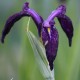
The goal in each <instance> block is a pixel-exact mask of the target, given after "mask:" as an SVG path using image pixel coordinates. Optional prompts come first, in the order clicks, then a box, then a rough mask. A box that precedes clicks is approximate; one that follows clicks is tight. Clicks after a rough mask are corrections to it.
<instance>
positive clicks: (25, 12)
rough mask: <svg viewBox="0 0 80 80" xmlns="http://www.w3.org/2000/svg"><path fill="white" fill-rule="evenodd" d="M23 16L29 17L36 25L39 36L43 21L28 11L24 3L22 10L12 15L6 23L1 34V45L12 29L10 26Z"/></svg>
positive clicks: (34, 13) (33, 12)
mask: <svg viewBox="0 0 80 80" xmlns="http://www.w3.org/2000/svg"><path fill="white" fill-rule="evenodd" d="M23 16H30V17H32V19H33V21H34V22H35V24H36V26H37V28H38V33H39V36H40V35H41V28H42V27H41V26H42V22H43V19H42V17H41V16H40V15H39V14H37V13H36V12H35V11H34V10H32V9H30V8H29V3H28V2H26V3H25V4H24V7H23V10H22V11H21V12H19V13H16V14H14V15H12V16H11V17H9V18H8V20H7V21H6V24H5V27H4V30H3V32H2V38H1V42H2V43H4V38H5V36H6V35H7V34H8V33H9V31H10V29H11V28H12V26H13V25H14V23H15V22H16V21H18V20H19V19H21V18H22V17H23Z"/></svg>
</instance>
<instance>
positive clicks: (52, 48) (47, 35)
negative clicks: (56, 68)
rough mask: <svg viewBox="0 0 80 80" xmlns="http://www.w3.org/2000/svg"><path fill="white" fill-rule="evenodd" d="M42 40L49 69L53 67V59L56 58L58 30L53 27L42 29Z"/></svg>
mask: <svg viewBox="0 0 80 80" xmlns="http://www.w3.org/2000/svg"><path fill="white" fill-rule="evenodd" d="M42 41H43V44H44V46H45V50H46V56H47V59H48V61H49V66H50V69H51V70H52V69H53V61H54V60H55V58H56V55H57V50H58V32H57V30H56V28H55V27H50V28H49V30H48V28H45V27H44V28H43V29H42Z"/></svg>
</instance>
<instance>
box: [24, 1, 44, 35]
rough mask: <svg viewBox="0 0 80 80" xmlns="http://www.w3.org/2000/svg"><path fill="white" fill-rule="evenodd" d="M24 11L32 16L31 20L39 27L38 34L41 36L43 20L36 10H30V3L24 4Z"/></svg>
mask: <svg viewBox="0 0 80 80" xmlns="http://www.w3.org/2000/svg"><path fill="white" fill-rule="evenodd" d="M23 11H26V13H27V14H29V15H30V16H31V18H32V19H33V21H34V22H35V24H36V26H37V29H38V33H39V36H40V35H41V28H42V22H43V18H42V17H41V16H40V15H39V14H38V13H37V12H36V11H35V10H33V9H30V8H29V3H28V2H26V3H24V6H23Z"/></svg>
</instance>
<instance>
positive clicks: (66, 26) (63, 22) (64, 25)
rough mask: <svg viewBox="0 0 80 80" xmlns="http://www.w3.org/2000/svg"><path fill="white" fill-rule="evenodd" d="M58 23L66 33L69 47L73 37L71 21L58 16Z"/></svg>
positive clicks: (63, 16) (64, 16) (66, 17)
mask: <svg viewBox="0 0 80 80" xmlns="http://www.w3.org/2000/svg"><path fill="white" fill-rule="evenodd" d="M58 20H59V23H60V24H61V27H62V29H63V31H64V32H65V33H66V35H67V37H68V40H69V46H71V44H72V37H73V25H72V21H71V19H70V18H69V17H68V16H66V15H62V16H58Z"/></svg>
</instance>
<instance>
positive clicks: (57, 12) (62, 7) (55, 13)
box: [47, 5, 66, 22]
mask: <svg viewBox="0 0 80 80" xmlns="http://www.w3.org/2000/svg"><path fill="white" fill-rule="evenodd" d="M65 12H66V7H65V5H60V6H59V7H58V8H57V9H56V10H54V11H52V13H51V14H50V15H49V17H48V18H47V21H48V22H50V21H52V20H54V18H55V17H57V16H58V15H61V14H65Z"/></svg>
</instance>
